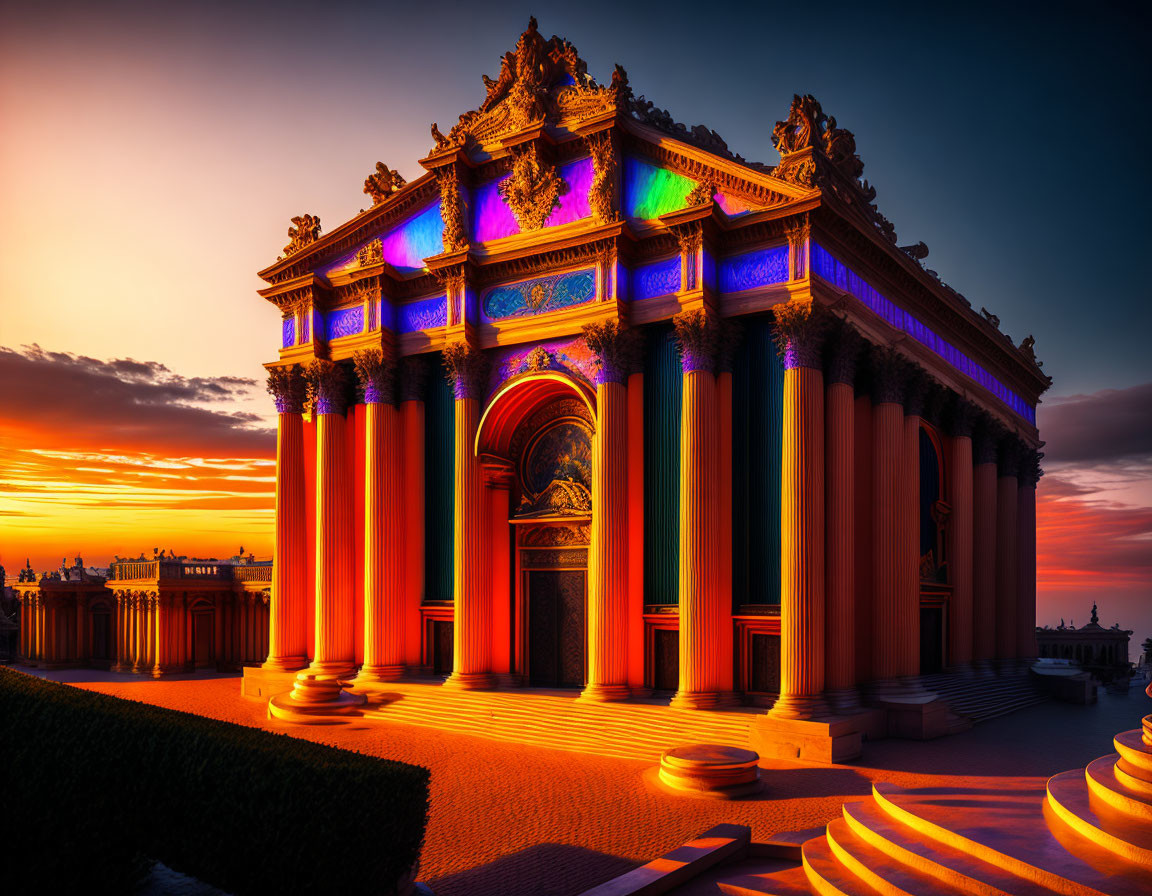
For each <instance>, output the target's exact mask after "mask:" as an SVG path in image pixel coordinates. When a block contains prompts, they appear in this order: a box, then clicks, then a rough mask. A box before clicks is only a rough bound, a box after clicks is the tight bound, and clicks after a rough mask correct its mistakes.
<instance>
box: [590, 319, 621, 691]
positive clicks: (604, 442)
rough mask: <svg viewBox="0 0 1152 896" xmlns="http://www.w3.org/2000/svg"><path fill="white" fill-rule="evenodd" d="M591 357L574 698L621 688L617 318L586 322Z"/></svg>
mask: <svg viewBox="0 0 1152 896" xmlns="http://www.w3.org/2000/svg"><path fill="white" fill-rule="evenodd" d="M584 340H585V341H586V342H587V344H588V347H589V349H591V351H592V353H593V354H594V355H595V358H596V375H595V380H596V434H595V436H594V437H593V440H592V536H591V544H590V546H589V551H588V642H587V643H588V684H587V686H586V687H585V688H584V691H583V693H582V694H581V697H582V698H584V699H588V700H622V699H624V698H625V697H627V696H628V695H629V694H630V693H631V691H630V689H629V687H628V665H627V660H628V621H629V620H628V491H627V476H628V391H627V387H626V385H625V383H626V381H627V377H628V373H629V371H630V369H631V366H632V359H631V342H632V339H631V334H630V333H629V332H628V331H626V330H624V329H623V328H622V327H621V325H620V324H619V323H618V322H617V321H605V322H604V323H599V324H589V325H588V326H586V327H585V328H584Z"/></svg>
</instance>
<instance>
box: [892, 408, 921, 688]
mask: <svg viewBox="0 0 1152 896" xmlns="http://www.w3.org/2000/svg"><path fill="white" fill-rule="evenodd" d="M899 488H900V495H899V498H898V499H897V512H898V514H899V521H900V522H899V527H900V529H899V534H898V536H897V538H898V539H899V541H898V547H897V553H898V560H897V562H898V563H899V565H900V570H899V576H900V586H899V587H900V603H899V607H898V609H897V611H896V622H897V626H898V628H897V645H898V654H897V663H898V666H897V670H896V671H897V674H898V675H900V676H901V677H902V678H914V677H916V676H918V675H919V674H920V417H919V416H918V415H916V414H906V415H905V417H904V440H903V445H902V447H901V451H900V474H899Z"/></svg>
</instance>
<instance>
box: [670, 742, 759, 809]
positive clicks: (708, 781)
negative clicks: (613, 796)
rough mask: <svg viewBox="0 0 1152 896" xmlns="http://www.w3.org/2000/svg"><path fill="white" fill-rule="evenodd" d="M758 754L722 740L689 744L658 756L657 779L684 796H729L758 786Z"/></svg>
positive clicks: (730, 797) (738, 795)
mask: <svg viewBox="0 0 1152 896" xmlns="http://www.w3.org/2000/svg"><path fill="white" fill-rule="evenodd" d="M759 761H760V756H759V754H757V753H753V752H752V751H751V750H742V749H740V748H739V747H726V746H723V745H722V744H690V745H688V746H684V747H673V748H672V749H670V750H665V751H664V752H663V753H662V754H661V756H660V776H659V777H660V781H661V783H663V784H664V785H665V786H667V787H671V788H672V789H673V790H677V791H680V792H681V793H683V794H684V795H685V796H702V797H709V798H711V799H733V798H735V797H740V796H748V795H749V794H753V793H757V792H759V790H760V787H761V782H760V769H759V768H758V767H757V765H756V764H757V763H758V762H759Z"/></svg>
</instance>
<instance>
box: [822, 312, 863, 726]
mask: <svg viewBox="0 0 1152 896" xmlns="http://www.w3.org/2000/svg"><path fill="white" fill-rule="evenodd" d="M861 349H862V344H861V340H860V336H859V334H858V333H857V332H856V331H855V330H854V329H851V328H850V327H847V326H841V327H840V328H839V329H838V330H837V332H836V333H835V335H834V338H833V340H832V342H831V343H830V345H829V351H828V358H827V376H826V381H827V383H826V385H825V387H824V389H825V391H824V429H825V432H824V457H825V463H824V467H825V469H824V489H825V492H824V508H825V509H824V526H825V539H826V542H825V544H826V547H825V557H824V569H825V574H824V630H825V645H824V670H825V672H824V679H825V680H824V684H825V687H826V688H827V695H826V698H827V700H828V702H829V704H830V705H831V706H832V707H833V708H834V709H835V710H837V711H840V712H843V711H847V710H852V709H855V708H857V707H858V706H859V705H860V701H859V698H858V695H857V692H856V586H857V583H856V577H855V575H854V571H855V564H856V540H855V529H856V527H855V498H856V476H855V465H856V460H855V451H854V446H855V442H856V423H855V418H854V412H855V406H856V395H855V390H854V389H853V383H854V381H855V378H856V364H857V360H858V358H859V356H860V351H861Z"/></svg>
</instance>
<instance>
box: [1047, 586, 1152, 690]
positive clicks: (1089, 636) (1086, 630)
mask: <svg viewBox="0 0 1152 896" xmlns="http://www.w3.org/2000/svg"><path fill="white" fill-rule="evenodd" d="M1131 637H1132V632H1131V631H1130V630H1129V629H1122V628H1120V625H1119V623H1117V624H1115V625H1113V626H1112V628H1104V626H1102V625H1101V624H1100V617H1099V616H1098V615H1097V613H1096V604H1092V618H1091V620H1090V621H1089V622H1088V624H1087V625H1082V626H1080V627H1079V628H1076V626H1075V625H1074V624H1073V625H1070V626H1065V625H1064V622H1063V620H1061V622H1060V625H1059V626H1058V627H1057V628H1048V627H1047V626H1045V627H1043V628H1037V629H1036V645H1037V651H1038V654H1039V656H1040V657H1042V658H1051V659H1062V660H1072V661H1073V662H1075V663H1078V664H1080V666H1082V667H1083V668H1084V669H1086V670H1088V671H1090V672H1092V673H1093V675H1094V676H1095V677H1096V678H1098V679H1099V680H1101V681H1104V682H1107V681H1111V680H1112V679H1113V678H1114V677H1116V675H1117V674H1118V673H1119V674H1122V675H1127V670H1128V669H1129V668H1130V667H1129V663H1128V642H1129V639H1130V638H1131Z"/></svg>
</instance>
